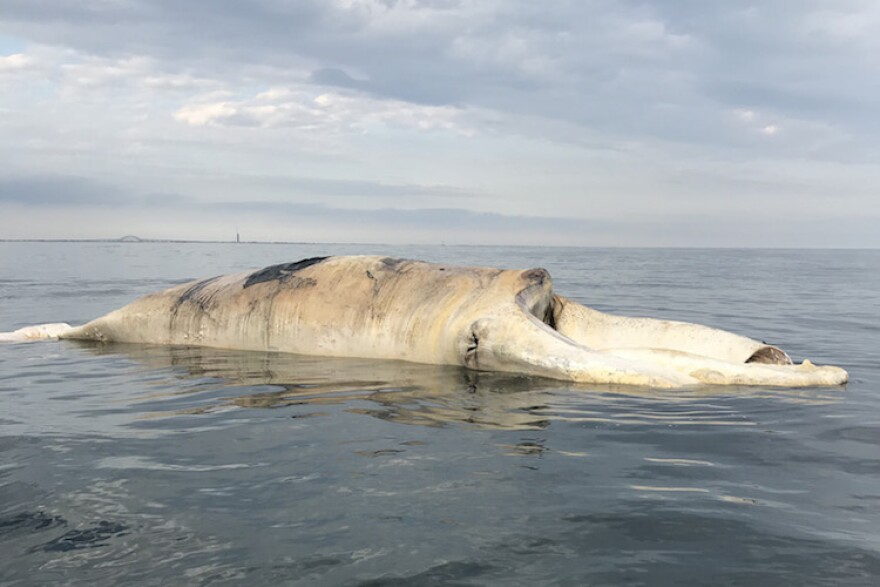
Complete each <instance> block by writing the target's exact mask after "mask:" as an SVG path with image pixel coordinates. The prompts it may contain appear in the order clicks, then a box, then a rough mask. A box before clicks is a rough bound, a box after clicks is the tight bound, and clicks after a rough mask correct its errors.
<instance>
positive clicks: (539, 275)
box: [523, 269, 550, 285]
mask: <svg viewBox="0 0 880 587" xmlns="http://www.w3.org/2000/svg"><path fill="white" fill-rule="evenodd" d="M549 277H550V273H548V272H547V270H546V269H529V270H528V271H523V279H525V280H526V281H529V282H531V283H537V284H538V285H544V282H545V281H546V280H547V279H549Z"/></svg>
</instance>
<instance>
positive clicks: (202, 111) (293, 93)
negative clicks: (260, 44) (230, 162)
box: [174, 88, 474, 136]
mask: <svg viewBox="0 0 880 587" xmlns="http://www.w3.org/2000/svg"><path fill="white" fill-rule="evenodd" d="M174 118H176V119H177V120H179V121H181V122H183V123H186V124H189V125H191V126H205V125H218V126H245V127H249V126H250V127H260V128H279V127H291V128H298V129H304V130H321V131H326V132H339V131H352V130H354V131H358V132H368V131H370V130H371V129H375V128H380V127H400V128H406V129H412V130H418V131H435V130H442V131H452V132H455V133H457V134H460V135H464V136H469V135H472V134H473V133H474V131H473V130H472V129H470V128H468V127H467V126H466V123H464V122H463V119H464V116H463V113H462V111H461V109H458V108H454V107H451V106H423V105H418V104H410V103H407V102H402V101H400V100H377V99H374V98H371V97H369V96H364V95H359V94H345V93H341V92H328V93H322V94H319V95H315V92H314V90H311V91H309V90H307V89H298V88H274V89H271V90H267V91H265V92H260V93H258V94H256V95H255V96H253V97H250V98H245V99H240V100H220V101H217V100H213V99H211V97H210V96H209V97H207V98H205V97H201V98H196V99H195V100H194V101H192V102H191V103H189V104H186V105H184V106H183V107H181V108H180V109H179V110H178V111H177V112H175V113H174Z"/></svg>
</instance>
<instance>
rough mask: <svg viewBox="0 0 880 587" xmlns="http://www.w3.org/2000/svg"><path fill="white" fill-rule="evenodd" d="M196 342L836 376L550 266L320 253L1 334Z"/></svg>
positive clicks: (625, 377) (623, 374)
mask: <svg viewBox="0 0 880 587" xmlns="http://www.w3.org/2000/svg"><path fill="white" fill-rule="evenodd" d="M25 338H62V339H85V340H95V341H104V342H126V343H149V344H167V345H199V346H209V347H217V348H228V349H242V350H257V351H278V352H289V353H299V354H308V355H325V356H335V357H364V358H376V359H401V360H405V361H413V362H419V363H431V364H449V365H461V366H464V367H467V368H470V369H476V370H483V371H505V372H515V373H524V374H530V375H539V376H544V377H551V378H555V379H562V380H568V381H575V382H585V383H609V384H624V385H639V386H649V387H667V388H670V387H681V386H690V385H698V384H713V385H714V384H731V385H770V386H785V387H805V386H816V385H840V384H843V383H845V382H846V381H847V373H846V371H844V370H843V369H840V368H838V367H831V366H816V365H813V364H812V363H810V362H809V361H804V363H803V364H800V365H794V364H792V362H791V359H790V358H789V356H788V355H787V354H786V353H785V352H783V351H782V350H780V349H778V348H776V347H774V346H771V345H768V344H765V343H763V342H759V341H757V340H753V339H750V338H747V337H744V336H740V335H738V334H733V333H730V332H725V331H723V330H718V329H715V328H710V327H707V326H702V325H698V324H690V323H686V322H675V321H667V320H657V319H652V318H630V317H622V316H615V315H611V314H606V313H603V312H599V311H597V310H593V309H591V308H588V307H586V306H583V305H581V304H579V303H576V302H574V301H572V300H570V299H567V298H565V297H563V296H560V295H558V294H556V293H554V291H553V287H552V282H551V279H550V275H549V274H548V273H547V271H545V270H544V269H529V270H501V269H491V268H475V267H455V266H448V265H438V264H433V263H426V262H422V261H412V260H405V259H396V258H390V257H379V256H355V257H314V258H310V259H303V260H301V261H297V262H295V263H286V264H282V265H273V266H271V267H266V268H264V269H261V270H258V271H250V272H245V273H240V274H235V275H224V276H218V277H212V278H209V279H203V280H198V281H193V282H190V283H186V284H183V285H180V286H177V287H173V288H171V289H167V290H165V291H162V292H158V293H154V294H150V295H147V296H145V297H142V298H140V299H138V300H135V301H134V302H132V303H130V304H128V305H127V306H125V307H123V308H120V309H119V310H116V311H113V312H110V313H109V314H106V315H105V316H102V317H100V318H97V319H95V320H93V321H91V322H89V323H87V324H85V325H83V326H78V327H71V326H68V325H66V324H54V325H40V326H35V327H28V328H24V329H21V330H18V331H16V332H14V333H6V334H0V339H6V340H19V339H25Z"/></svg>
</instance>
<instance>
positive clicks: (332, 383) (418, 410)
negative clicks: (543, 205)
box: [72, 342, 842, 430]
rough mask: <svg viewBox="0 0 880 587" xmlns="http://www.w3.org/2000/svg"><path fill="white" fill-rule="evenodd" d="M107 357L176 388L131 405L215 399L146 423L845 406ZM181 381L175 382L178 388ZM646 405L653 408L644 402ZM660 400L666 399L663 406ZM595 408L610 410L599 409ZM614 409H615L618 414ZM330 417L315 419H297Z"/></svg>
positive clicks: (520, 426) (424, 373)
mask: <svg viewBox="0 0 880 587" xmlns="http://www.w3.org/2000/svg"><path fill="white" fill-rule="evenodd" d="M72 344H76V345H78V346H81V347H82V348H84V349H86V350H87V351H88V352H90V353H93V354H95V355H98V356H120V357H125V358H127V359H130V360H131V361H133V362H134V363H136V364H137V365H140V366H142V367H143V368H144V369H145V370H146V372H149V373H165V372H167V373H169V375H168V378H167V379H158V380H154V381H152V382H151V386H157V387H169V386H170V387H173V389H174V391H171V392H158V393H157V392H149V393H147V394H145V395H144V396H143V397H141V398H137V397H134V398H131V401H135V402H136V401H139V400H141V401H142V400H151V401H154V402H155V401H157V400H161V399H162V398H163V397H173V398H176V399H179V398H180V397H181V396H186V395H194V394H204V393H205V392H211V395H210V399H209V400H208V401H199V402H198V405H196V406H193V407H187V408H174V409H170V410H168V409H162V410H158V411H154V412H150V413H147V414H144V415H143V416H142V417H145V418H158V417H171V416H173V415H184V414H185V415H194V414H205V413H212V412H217V411H221V410H226V409H229V408H232V407H239V408H282V407H291V406H304V407H305V406H321V405H330V404H334V405H338V404H342V405H347V404H353V403H355V402H369V404H371V407H350V408H348V409H347V411H348V412H349V413H355V414H365V415H369V416H373V417H376V418H380V419H383V420H388V421H392V422H397V423H401V424H416V425H424V426H443V425H448V424H463V425H468V426H475V427H479V428H497V429H508V430H529V429H532V430H538V429H542V428H545V427H547V426H548V425H550V423H551V422H552V421H554V420H564V421H569V422H613V423H614V424H618V425H624V424H639V425H651V424H656V425H661V426H665V425H673V424H674V425H700V426H743V425H745V426H748V425H751V422H748V421H745V420H743V419H742V417H741V416H740V415H739V414H737V413H735V411H734V410H730V409H726V410H725V409H719V408H718V407H717V406H712V405H711V404H707V403H706V402H709V401H710V400H711V398H713V397H731V396H736V395H743V394H747V395H748V396H749V397H750V398H756V397H762V398H774V399H776V400H778V401H782V402H797V403H803V404H814V405H818V404H824V403H830V402H835V401H840V399H841V398H842V392H841V391H840V390H839V389H827V388H815V389H795V390H792V389H786V388H780V389H774V388H769V389H768V388H763V389H756V388H754V387H740V388H738V387H731V386H719V387H711V386H704V387H700V388H695V389H690V390H678V391H669V390H655V389H650V388H639V387H634V386H613V385H603V386H597V385H591V386H587V385H581V384H574V383H568V382H560V381H555V380H552V379H544V378H540V377H529V376H522V375H511V374H507V373H488V372H478V371H471V370H468V369H463V368H459V367H453V366H447V365H420V364H416V363H406V362H402V361H381V360H373V359H350V358H333V357H311V356H304V355H291V354H283V353H262V352H244V351H229V350H223V349H213V348H207V347H170V346H150V345H131V344H99V343H98V344H96V343H90V342H73V343H72ZM170 382H173V384H170ZM636 400H644V401H636ZM650 400H661V401H662V403H661V404H660V405H658V404H657V403H656V402H652V401H650ZM591 403H596V404H599V405H601V408H599V409H595V410H594V409H590V408H589V406H590V404H591ZM609 408H612V409H610V410H609ZM322 415H328V414H326V413H321V412H307V413H303V414H299V415H296V416H295V417H316V416H322Z"/></svg>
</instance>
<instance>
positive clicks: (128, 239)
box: [0, 235, 880, 251]
mask: <svg viewBox="0 0 880 587" xmlns="http://www.w3.org/2000/svg"><path fill="white" fill-rule="evenodd" d="M4 242H12V243H15V242H18V243H116V244H126V245H128V244H144V243H178V244H232V245H366V246H389V247H390V246H401V247H413V246H416V247H509V248H517V249H522V248H548V249H709V250H777V251H877V250H880V247H848V246H840V247H792V246H788V247H786V246H766V247H757V246H733V245H714V246H705V245H704V246H699V245H521V244H519V245H514V244H475V243H445V242H439V243H382V242H373V243H371V242H359V241H254V240H248V241H244V240H243V241H235V240H212V239H176V238H142V237H136V236H133V235H129V236H124V237H119V238H0V243H4Z"/></svg>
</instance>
